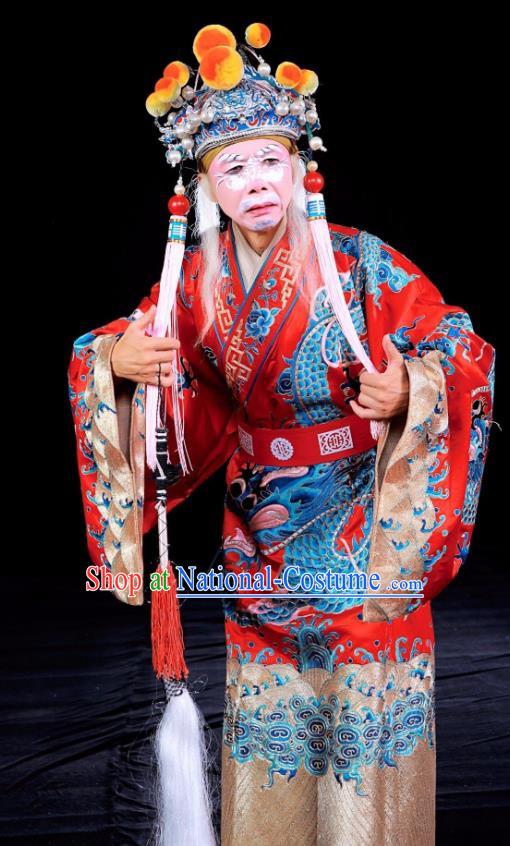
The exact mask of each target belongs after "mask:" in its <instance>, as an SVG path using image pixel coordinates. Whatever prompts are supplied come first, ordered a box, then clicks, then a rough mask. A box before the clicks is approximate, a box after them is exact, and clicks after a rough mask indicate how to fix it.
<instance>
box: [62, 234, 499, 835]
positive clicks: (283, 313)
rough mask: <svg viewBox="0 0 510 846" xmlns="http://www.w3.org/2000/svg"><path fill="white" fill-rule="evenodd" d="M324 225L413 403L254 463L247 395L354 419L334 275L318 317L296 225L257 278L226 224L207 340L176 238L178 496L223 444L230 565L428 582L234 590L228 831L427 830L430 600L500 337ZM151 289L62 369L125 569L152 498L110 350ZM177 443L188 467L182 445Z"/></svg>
mask: <svg viewBox="0 0 510 846" xmlns="http://www.w3.org/2000/svg"><path fill="white" fill-rule="evenodd" d="M329 229H330V234H331V239H332V245H333V250H334V254H335V259H336V262H337V267H338V270H339V272H340V271H342V272H346V271H349V273H350V275H349V278H348V282H347V283H345V284H344V290H345V295H346V299H347V302H348V305H349V309H350V311H351V314H352V317H353V321H354V324H355V326H356V328H357V331H358V334H359V336H360V339H361V341H362V343H363V345H364V346H365V349H366V350H367V352H368V353H369V355H370V357H371V358H372V361H373V362H374V364H375V365H376V367H377V368H378V369H379V370H383V368H384V365H383V358H384V351H383V347H382V338H383V335H384V334H385V333H391V338H392V340H393V341H394V343H395V344H396V345H397V347H398V349H399V350H400V351H401V353H402V355H403V356H404V361H405V366H406V368H407V371H408V375H409V380H410V401H409V408H408V413H407V417H405V415H404V416H403V417H401V418H399V419H394V420H393V421H392V422H391V425H390V427H389V431H388V434H387V436H386V437H384V438H382V439H380V441H379V443H378V445H377V447H376V448H375V447H374V448H372V449H370V450H368V451H367V452H365V453H362V454H360V455H356V456H352V457H348V458H343V459H342V458H339V459H337V460H334V461H330V462H326V463H324V464H316V465H311V466H306V467H300V468H285V467H277V466H260V465H254V464H253V463H252V462H250V461H249V460H248V459H247V456H246V454H245V453H243V451H242V450H240V448H239V442H238V434H237V423H238V414H239V409H241V408H242V410H243V413H244V414H245V415H246V418H247V419H248V420H249V422H250V423H251V424H252V425H258V426H262V427H270V428H285V427H293V426H309V425H313V424H316V423H323V422H325V421H328V420H331V419H334V418H339V417H344V416H346V415H348V414H350V413H351V412H350V409H349V399H350V398H352V397H355V396H356V391H357V386H356V376H357V375H358V374H359V371H360V369H361V366H360V364H359V363H352V364H350V365H349V362H355V356H354V354H353V353H352V351H351V350H350V348H349V346H348V344H347V342H346V341H345V339H344V337H343V334H342V332H341V329H340V327H339V326H338V324H337V322H336V321H335V320H332V311H331V307H330V305H329V303H328V301H327V300H326V298H325V290H324V289H323V290H322V291H320V292H319V294H318V296H317V298H316V304H315V314H314V315H313V316H311V315H310V314H309V309H308V305H307V303H306V302H305V300H304V298H303V297H302V296H300V290H299V288H300V283H301V281H302V280H301V276H300V273H299V268H298V267H297V265H296V262H295V261H294V260H293V254H292V250H291V249H290V245H289V240H288V236H287V233H286V232H284V234H283V236H282V238H281V239H280V240H279V241H277V242H276V244H275V245H274V247H273V248H272V250H271V251H270V253H269V255H268V257H267V259H266V261H265V263H264V265H263V267H262V268H261V270H260V271H259V273H258V275H257V277H256V279H255V281H254V282H253V285H252V286H251V288H250V289H249V290H248V291H246V289H245V287H244V285H243V280H242V278H241V277H240V269H239V263H238V258H237V255H236V245H235V237H234V233H233V231H232V226H231V223H229V225H228V228H227V230H226V231H225V232H223V233H221V235H220V238H221V241H222V245H223V265H222V271H221V276H220V278H219V279H218V282H217V286H216V296H215V302H216V320H215V323H214V325H213V326H212V327H211V329H210V330H209V332H208V334H207V335H206V338H205V342H204V344H203V346H202V348H200V347H195V346H194V341H195V339H196V336H197V329H198V327H200V326H201V325H202V320H203V315H202V311H201V304H200V297H199V295H198V291H199V288H200V278H201V253H200V249H199V248H198V247H197V246H191V247H188V249H187V250H186V252H185V255H184V262H183V271H182V274H181V282H180V287H179V291H178V310H179V333H180V334H179V337H180V341H181V349H180V355H181V364H182V368H183V370H182V374H183V375H182V379H181V391H182V396H183V400H184V414H185V421H186V424H185V425H186V428H185V433H186V443H187V447H188V451H189V454H190V457H191V463H192V466H193V471H192V473H191V474H189V475H185V476H181V477H180V478H179V479H178V480H177V481H176V482H175V483H174V484H173V485H172V486H171V487H170V488H169V491H168V509H169V510H170V509H173V508H175V507H176V506H177V505H178V504H179V503H180V502H182V501H183V500H184V499H185V498H186V497H188V496H189V495H190V493H191V492H192V491H193V490H194V489H195V488H196V487H197V486H198V485H200V484H201V483H202V482H204V481H205V480H206V479H207V478H208V477H209V476H210V475H211V474H212V473H213V472H214V471H215V470H217V469H218V468H219V467H220V466H221V465H222V464H223V463H224V462H227V461H228V465H227V470H226V484H227V493H226V498H225V508H224V526H223V564H224V567H225V569H226V570H229V571H235V572H237V573H239V572H249V573H252V574H253V573H255V572H258V571H261V570H263V568H265V567H267V566H268V565H269V566H270V568H271V571H272V572H274V573H276V572H281V571H283V570H285V568H288V567H290V566H296V565H297V566H299V567H300V568H301V570H302V571H306V572H307V573H310V574H312V575H316V574H317V573H321V572H323V571H324V570H325V569H326V568H328V569H330V570H332V571H334V572H337V573H343V574H349V573H353V572H354V565H356V568H357V570H359V571H362V572H364V573H367V574H370V573H374V572H379V573H380V574H381V585H382V586H387V585H389V584H390V582H391V580H392V579H403V578H404V579H421V580H422V582H423V583H424V589H423V598H412V599H409V598H405V597H403V596H398V595H394V596H392V597H389V598H384V597H366V598H363V597H359V596H357V595H356V592H354V595H352V592H351V595H350V596H338V595H337V596H332V597H324V595H322V596H318V597H317V598H313V599H310V598H309V599H299V598H293V597H292V594H289V595H288V596H287V597H286V598H278V599H275V600H273V599H271V598H267V597H266V598H263V599H261V598H259V599H253V598H244V599H226V600H225V601H224V609H225V626H226V638H227V677H226V699H225V719H224V738H223V740H224V743H223V766H222V844H224V846H225V844H227V846H234V844H235V846H239V844H240V843H243V842H246V843H257V844H258V846H264V845H265V844H271V846H280V844H287V843H288V842H294V843H296V844H299V846H308V844H310V846H312V844H315V843H320V844H321V846H339V845H340V844H342V846H344V844H349V846H356V844H361V843H363V844H365V843H367V844H368V843H370V844H375V843H381V844H382V843H389V842H395V843H397V842H398V843H399V844H413V846H417V844H427V846H432V844H433V843H434V809H435V719H434V632H433V622H432V614H431V604H430V600H431V599H433V598H434V597H435V596H436V595H437V594H438V593H439V592H440V591H441V590H442V589H443V588H444V587H445V586H446V585H447V584H448V583H449V582H450V581H451V580H452V579H453V578H454V577H455V575H456V574H457V572H458V570H459V568H460V566H461V565H462V563H463V562H464V561H465V559H466V556H467V554H468V550H469V546H470V541H471V536H472V532H473V527H474V522H475V516H476V511H477V505H478V499H479V494H480V484H481V479H482V474H483V469H484V464H485V459H486V454H487V448H488V440H489V432H490V426H491V422H492V405H493V397H494V360H495V350H494V348H493V347H492V346H491V345H490V344H489V343H487V342H486V341H484V340H483V339H482V338H480V337H479V336H478V335H477V334H476V333H475V331H474V330H473V327H472V324H471V321H470V318H469V316H468V314H467V313H466V312H465V311H464V310H463V309H462V308H460V307H458V306H450V305H447V304H446V303H445V302H444V300H443V298H442V296H441V294H440V292H439V291H438V289H437V288H436V287H435V286H434V284H433V283H432V282H431V281H430V280H429V279H428V278H427V277H426V276H425V274H424V273H423V272H422V271H421V270H420V269H419V268H418V267H417V266H416V265H415V264H414V263H413V262H412V261H410V260H409V259H408V258H406V257H405V256H404V255H403V254H402V253H400V252H398V251H397V250H396V249H394V248H393V247H391V246H389V245H388V244H385V243H383V241H382V240H381V239H379V238H378V237H376V236H374V235H371V234H369V233H367V232H364V231H360V230H357V229H354V228H350V227H346V226H340V225H336V224H329ZM344 278H345V277H344ZM339 284H340V278H339ZM158 289H159V283H156V284H155V285H154V286H153V287H152V289H151V292H150V295H149V296H147V297H145V298H144V299H143V300H142V302H141V303H140V304H139V306H138V308H137V309H136V310H135V311H134V312H133V313H132V314H131V315H130V317H128V318H121V319H118V320H114V321H112V322H111V323H108V324H106V325H105V326H102V327H100V328H99V329H96V330H94V331H93V332H91V333H90V334H87V335H85V336H83V337H81V338H79V339H77V341H76V342H75V345H74V349H73V354H72V360H71V363H70V367H69V382H70V398H71V404H72V408H73V413H74V421H75V431H76V438H77V454H78V466H79V473H80V480H81V486H82V493H83V505H84V513H85V519H86V526H87V541H88V549H89V553H90V558H91V561H92V562H93V563H95V564H100V563H101V562H103V563H105V564H106V565H107V566H108V567H111V568H112V571H113V572H114V573H120V572H125V573H142V572H143V558H142V537H143V534H144V533H146V532H147V531H149V530H150V529H151V528H152V527H153V526H154V525H155V523H156V511H155V507H154V483H153V480H152V478H151V476H150V473H149V472H148V471H147V469H146V468H145V465H144V441H143V431H144V399H145V389H144V385H143V384H140V385H137V386H136V390H135V391H134V394H133V397H132V400H131V402H130V405H128V406H127V407H126V406H122V405H121V401H120V399H119V398H116V396H115V393H114V390H113V382H112V376H111V369H110V363H109V362H110V355H111V350H112V347H113V344H114V343H115V341H116V339H117V337H119V335H120V334H121V333H122V332H123V331H124V330H125V328H126V326H127V325H128V322H129V321H130V320H133V319H136V318H137V317H138V316H140V313H141V312H143V311H146V310H147V309H148V308H149V307H150V305H151V304H152V303H156V302H157V300H158ZM325 332H326V336H325V338H324V344H325V347H324V348H325V350H326V352H327V356H326V360H325V359H324V357H323V354H322V352H321V341H322V340H323V336H324V333H325ZM170 434H171V437H172V434H173V433H172V426H171V424H170ZM172 447H173V451H172V452H171V459H172V460H173V461H175V462H176V461H177V455H176V451H175V449H174V447H175V440H173V441H172ZM197 518H198V519H199V515H197ZM353 562H354V563H353ZM115 592H116V594H117V595H118V597H119V598H120V599H121V600H123V601H125V602H129V603H130V604H141V602H142V601H143V597H142V591H141V590H138V591H135V592H134V596H128V591H127V590H116V591H115ZM317 593H318V594H320V591H317Z"/></svg>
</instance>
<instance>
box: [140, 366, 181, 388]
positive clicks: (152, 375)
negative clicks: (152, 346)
mask: <svg viewBox="0 0 510 846" xmlns="http://www.w3.org/2000/svg"><path fill="white" fill-rule="evenodd" d="M142 373H143V374H144V376H145V377H146V378H148V379H155V380H156V383H157V381H158V376H159V374H160V373H161V375H162V376H169V375H170V374H171V373H173V367H172V366H171V364H168V363H166V364H162V365H161V370H160V368H159V364H151V365H150V366H149V367H144V368H143V370H142Z"/></svg>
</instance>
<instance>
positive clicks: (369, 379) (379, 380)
mask: <svg viewBox="0 0 510 846" xmlns="http://www.w3.org/2000/svg"><path fill="white" fill-rule="evenodd" d="M359 381H360V383H361V384H362V385H363V386H365V385H369V386H370V387H372V388H384V385H385V383H386V382H387V376H386V373H368V371H366V370H365V372H364V373H362V374H361V376H360V377H359Z"/></svg>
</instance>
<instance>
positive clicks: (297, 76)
mask: <svg viewBox="0 0 510 846" xmlns="http://www.w3.org/2000/svg"><path fill="white" fill-rule="evenodd" d="M275 79H276V81H277V83H278V84H279V85H282V86H283V87H284V88H296V87H297V86H298V85H299V84H300V82H301V68H300V67H298V65H295V64H294V62H281V64H279V65H278V67H277V68H276V73H275Z"/></svg>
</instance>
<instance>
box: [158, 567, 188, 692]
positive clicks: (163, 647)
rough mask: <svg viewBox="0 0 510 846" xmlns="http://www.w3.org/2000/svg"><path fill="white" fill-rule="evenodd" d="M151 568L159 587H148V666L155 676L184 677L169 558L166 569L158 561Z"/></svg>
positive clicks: (177, 603) (172, 573)
mask: <svg viewBox="0 0 510 846" xmlns="http://www.w3.org/2000/svg"><path fill="white" fill-rule="evenodd" d="M155 572H156V573H159V582H160V586H161V588H162V589H161V590H153V591H152V600H151V631H152V666H153V667H154V671H155V673H156V675H157V677H158V678H161V677H164V678H167V679H187V678H188V675H189V670H188V668H187V666H186V662H185V660H184V639H183V634H182V625H181V614H180V611H179V600H178V597H177V582H176V579H175V573H174V571H173V568H172V565H171V562H169V566H168V567H167V568H166V569H165V568H164V567H162V566H161V565H159V566H158V568H157V570H156V571H155ZM153 575H154V574H153Z"/></svg>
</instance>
